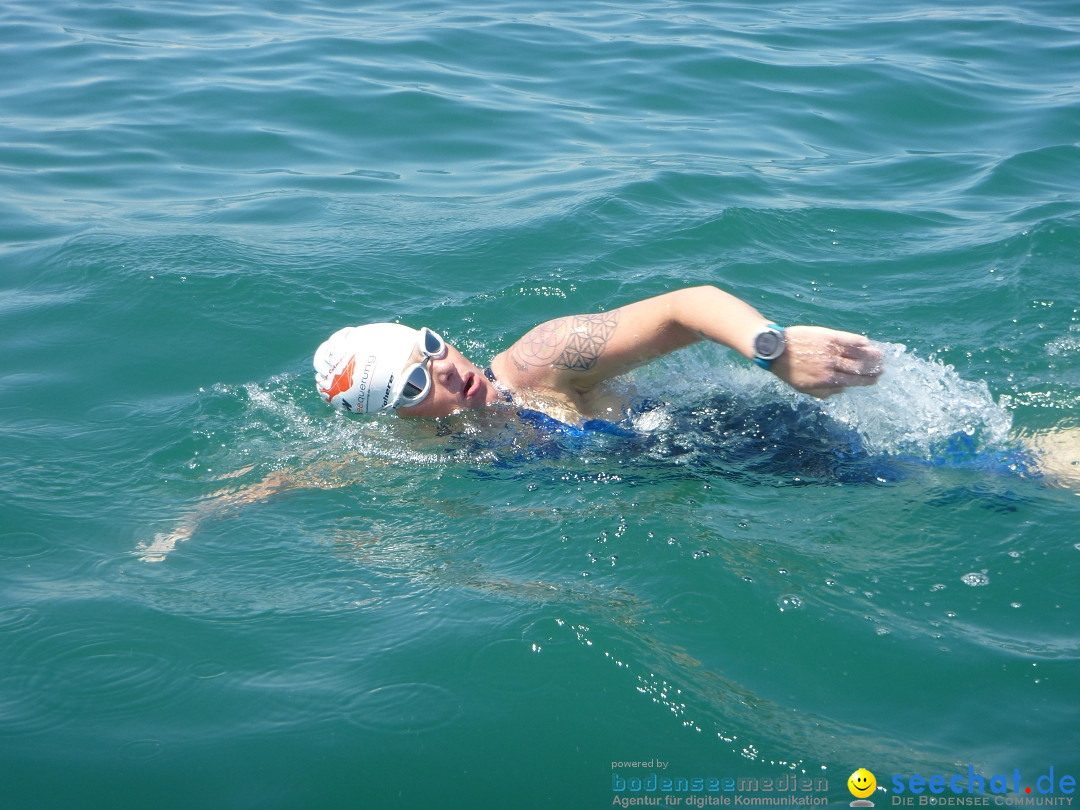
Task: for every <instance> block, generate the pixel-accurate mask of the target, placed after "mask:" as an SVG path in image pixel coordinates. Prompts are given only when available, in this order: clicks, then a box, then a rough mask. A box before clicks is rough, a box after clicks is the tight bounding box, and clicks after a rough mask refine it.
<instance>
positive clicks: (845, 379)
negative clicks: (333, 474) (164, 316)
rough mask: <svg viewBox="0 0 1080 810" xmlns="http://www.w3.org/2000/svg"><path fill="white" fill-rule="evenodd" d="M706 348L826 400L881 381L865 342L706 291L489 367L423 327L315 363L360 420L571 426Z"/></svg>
mask: <svg viewBox="0 0 1080 810" xmlns="http://www.w3.org/2000/svg"><path fill="white" fill-rule="evenodd" d="M706 340H708V341H712V342H714V343H719V344H720V345H722V346H726V347H728V348H730V349H733V350H735V351H737V352H739V353H740V354H742V355H743V356H744V357H746V358H748V359H751V360H754V361H755V362H756V363H757V364H758V365H760V366H762V367H763V368H766V369H768V370H769V371H771V372H772V373H773V374H775V375H776V376H777V377H779V378H780V379H781V380H783V381H784V382H785V383H787V384H788V385H789V386H791V387H792V388H793V389H795V390H796V391H799V392H801V393H804V394H809V395H811V396H814V397H818V398H825V397H830V396H832V395H834V394H838V393H840V392H841V391H843V390H844V389H845V388H847V387H849V386H857V385H873V384H874V383H875V382H877V379H878V377H879V376H880V375H881V372H882V362H881V361H882V352H881V350H880V349H879V348H877V347H875V346H874V345H873V344H872V343H871V341H870V340H869V339H868V338H866V337H864V336H862V335H857V334H854V333H851V332H842V331H838V330H835V329H827V328H824V327H818V326H789V327H787V328H781V327H780V326H778V325H777V324H775V323H773V322H772V321H770V320H769V319H768V318H766V317H765V316H763V315H762V314H761V313H760V312H758V311H757V310H756V309H754V308H753V307H752V306H750V305H749V304H747V303H746V302H744V301H742V300H740V299H738V298H736V297H735V296H733V295H730V294H729V293H726V292H724V291H723V290H720V289H718V288H716V287H712V286H703V287H689V288H684V289H680V290H675V291H673V292H668V293H664V294H662V295H658V296H655V297H653V298H647V299H645V300H642V301H636V302H634V303H632V304H626V305H625V306H622V307H619V308H618V309H613V310H611V311H609V312H602V313H597V314H591V315H569V316H565V317H562V318H555V319H554V320H550V321H547V322H545V323H542V324H540V325H539V326H537V327H535V328H534V329H532V330H530V331H529V332H527V333H526V334H525V335H524V336H523V337H521V338H520V339H519V340H517V341H516V342H515V343H514V344H513V345H512V346H510V348H509V349H507V350H506V351H504V352H501V353H499V354H498V355H496V356H495V357H494V359H492V361H491V365H490V366H489V367H488V368H486V369H480V368H479V367H478V366H476V365H475V364H474V363H472V362H471V361H470V360H469V359H468V358H466V357H465V356H464V355H463V354H461V352H459V351H458V350H457V349H456V348H454V347H453V346H451V345H450V344H448V343H447V342H446V341H444V340H443V339H442V338H441V337H440V336H439V335H438V334H437V333H435V332H434V331H432V330H431V329H429V328H427V327H424V328H421V329H412V328H410V327H407V326H403V325H401V324H391V323H379V324H367V325H365V326H356V327H347V328H345V329H341V330H339V331H338V332H336V333H334V335H333V336H331V337H330V339H328V340H327V341H326V342H325V343H323V344H322V346H320V347H319V349H318V351H317V352H316V353H315V361H314V365H315V381H316V386H317V387H318V390H319V393H320V394H321V395H322V397H323V399H324V400H326V401H327V402H328V403H330V404H331V405H333V406H335V407H337V408H340V409H342V410H345V411H349V412H352V413H373V412H377V411H396V412H397V413H398V414H399V415H401V416H408V417H426V418H435V417H440V416H447V415H449V414H452V413H456V412H458V411H464V410H471V409H476V408H485V407H487V406H489V405H492V404H494V403H496V402H501V401H507V400H512V401H513V402H515V403H516V404H520V405H528V406H529V407H531V408H534V409H536V410H539V411H542V412H545V413H547V414H548V415H550V416H553V417H555V418H556V419H560V420H561V421H564V422H577V421H580V420H581V419H606V418H615V419H618V418H620V417H621V415H622V403H621V402H620V401H618V397H616V396H615V394H614V393H613V391H612V390H611V389H610V387H608V386H606V385H604V383H606V382H608V381H609V380H612V379H614V378H616V377H620V376H622V375H624V374H626V373H627V372H629V371H631V370H632V369H634V368H636V367H638V366H641V365H644V364H646V363H649V362H650V361H652V360H655V359H656V358H658V357H661V356H663V355H666V354H670V353H671V352H674V351H677V350H678V349H682V348H685V347H686V346H690V345H692V344H694V343H698V342H701V341H706Z"/></svg>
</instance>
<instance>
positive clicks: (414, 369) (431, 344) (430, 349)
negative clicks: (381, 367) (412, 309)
mask: <svg viewBox="0 0 1080 810" xmlns="http://www.w3.org/2000/svg"><path fill="white" fill-rule="evenodd" d="M416 347H417V348H418V349H419V350H420V354H422V355H423V356H424V359H423V360H421V361H420V362H419V363H413V364H412V365H411V366H409V367H408V368H406V369H405V371H404V373H403V375H402V376H403V378H404V382H403V383H402V384H401V388H400V389H399V390H398V391H397V394H396V395H395V396H394V398H393V400H392V401H391V402H390V404H389V406H388V407H390V408H393V409H395V410H396V409H398V408H401V407H407V406H409V405H416V404H418V403H420V402H423V400H424V397H426V396H427V395H428V394H429V393H431V372H430V371H428V365H427V364H428V360H441V359H442V358H444V357H446V341H445V340H443V339H442V336H441V335H440V334H439V333H438V332H433V331H431V330H430V329H428V328H427V327H426V326H424V327H421V328H420V335H419V336H418V337H417V339H416Z"/></svg>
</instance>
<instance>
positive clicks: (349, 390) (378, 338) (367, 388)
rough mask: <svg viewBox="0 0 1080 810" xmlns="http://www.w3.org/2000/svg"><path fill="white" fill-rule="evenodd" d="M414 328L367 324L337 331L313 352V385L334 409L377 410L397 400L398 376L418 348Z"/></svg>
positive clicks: (416, 334) (402, 381) (400, 382)
mask: <svg viewBox="0 0 1080 810" xmlns="http://www.w3.org/2000/svg"><path fill="white" fill-rule="evenodd" d="M419 336H420V331H419V330H418V329H412V328H411V327H408V326H402V325H401V324H400V323H369V324H367V325H365V326H347V327H345V328H344V329H339V330H338V331H337V332H335V333H334V334H333V335H331V336H330V339H329V340H327V341H326V342H325V343H323V345H321V346H320V347H319V349H318V351H316V352H315V386H316V387H317V388H318V389H319V393H320V394H322V398H323V399H324V400H326V401H327V402H328V403H329V404H330V405H333V406H334V407H335V408H341V409H342V410H344V411H350V412H351V413H372V412H374V411H381V410H383V409H384V408H386V407H388V406H389V405H390V403H392V402H394V401H395V400H396V399H397V393H398V392H397V390H396V388H398V387H401V386H402V385H404V379H402V375H401V372H403V371H404V370H405V366H406V365H408V363H409V357H410V356H411V355H412V353H413V350H415V349H416V347H417V341H418V339H419Z"/></svg>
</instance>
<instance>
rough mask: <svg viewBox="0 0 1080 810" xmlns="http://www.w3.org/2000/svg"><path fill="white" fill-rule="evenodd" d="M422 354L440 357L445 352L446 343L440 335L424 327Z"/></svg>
mask: <svg viewBox="0 0 1080 810" xmlns="http://www.w3.org/2000/svg"><path fill="white" fill-rule="evenodd" d="M423 333H424V349H423V351H424V354H425V355H427V356H428V357H441V356H442V355H443V354H444V353H445V352H446V343H445V341H443V339H442V337H441V336H440V335H438V334H436V333H435V332H432V331H431V330H430V329H424V330H423Z"/></svg>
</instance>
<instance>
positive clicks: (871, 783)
mask: <svg viewBox="0 0 1080 810" xmlns="http://www.w3.org/2000/svg"><path fill="white" fill-rule="evenodd" d="M876 788H877V779H875V778H874V775H873V774H872V773H870V771H868V770H866V768H859V770H857V771H855V773H853V774H852V775H851V776H849V777H848V780H847V789H848V790H850V791H851V795H852V796H855V797H856V798H858V799H865V798H866V797H867V796H869V795H870V794H871V793H873V792H874V790H875V789H876Z"/></svg>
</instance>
